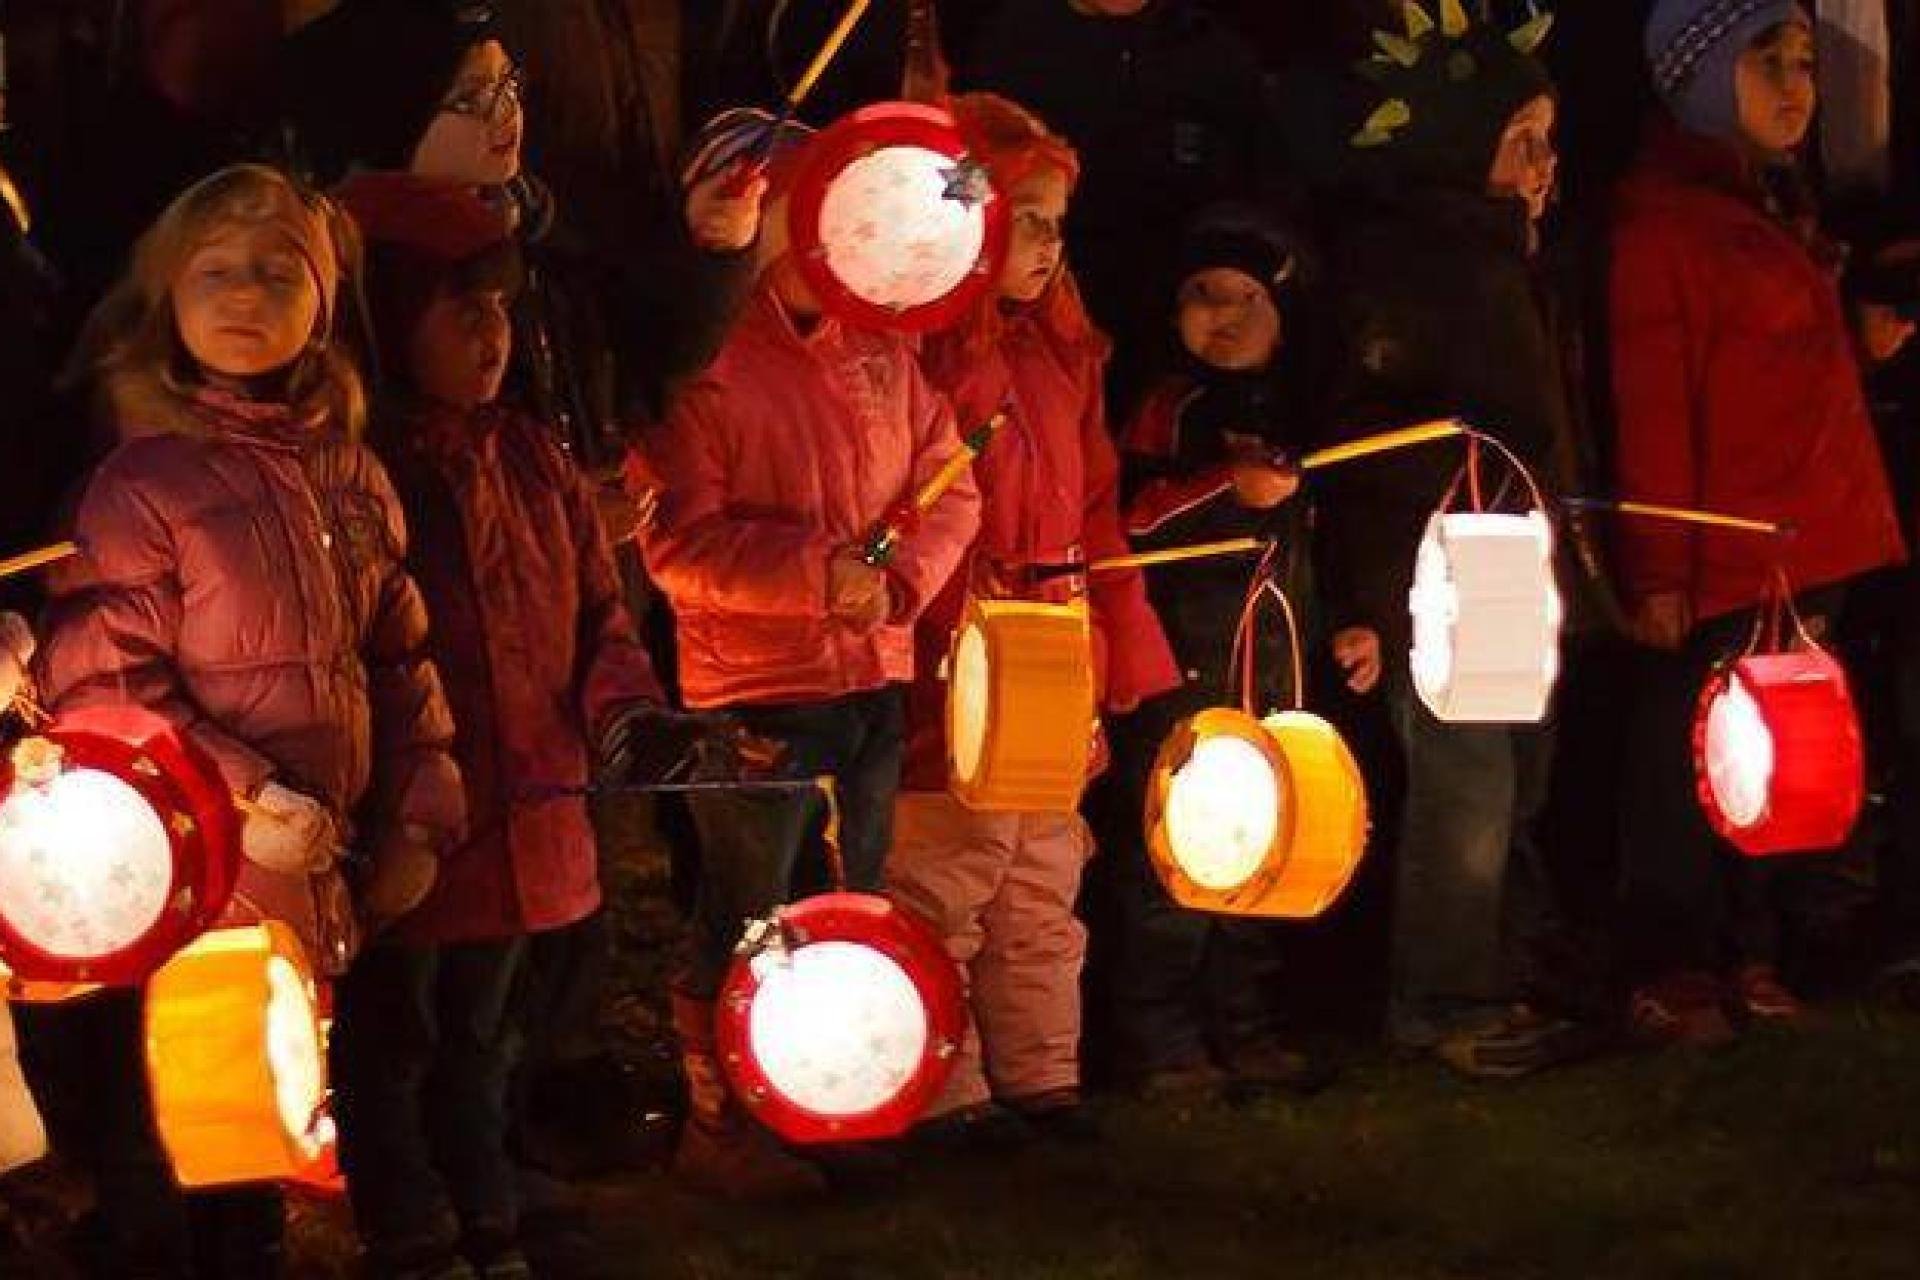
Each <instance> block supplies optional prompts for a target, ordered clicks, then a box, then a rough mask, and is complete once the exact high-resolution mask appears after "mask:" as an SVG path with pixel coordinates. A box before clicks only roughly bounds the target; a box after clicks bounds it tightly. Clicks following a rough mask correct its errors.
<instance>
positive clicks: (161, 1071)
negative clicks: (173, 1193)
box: [146, 921, 333, 1187]
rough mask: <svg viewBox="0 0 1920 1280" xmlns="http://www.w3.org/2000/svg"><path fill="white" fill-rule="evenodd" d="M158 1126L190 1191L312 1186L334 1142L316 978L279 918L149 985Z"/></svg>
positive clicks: (186, 954)
mask: <svg viewBox="0 0 1920 1280" xmlns="http://www.w3.org/2000/svg"><path fill="white" fill-rule="evenodd" d="M146 1024H147V1036H146V1039H147V1080H148V1085H149V1088H150V1089H151V1091H152V1094H153V1111H154V1122H155V1125H156V1127H157V1128H158V1129H159V1131H160V1139H161V1141H162V1143H163V1144H164V1145H165V1147H166V1150H167V1155H168V1156H169V1157H170V1158H171V1159H172V1161H173V1169H174V1174H175V1176H176V1177H177V1178H178V1179H179V1180H180V1184H181V1185H182V1186H187V1187H208V1186H223V1185H227V1184H231V1183H240V1182H262V1181H270V1180H281V1179H290V1180H305V1179H309V1178H311V1177H312V1176H313V1175H314V1173H315V1171H316V1170H318V1169H323V1168H324V1167H325V1164H326V1162H327V1161H328V1160H329V1159H330V1149H331V1147H332V1145H333V1121H332V1118H331V1117H330V1116H329V1115H328V1114H327V1111H326V1095H327V1073H326V1035H325V1031H324V1028H323V1025H322V1023H321V1019H320V1009H319V997H318V993H317V991H316V989H315V986H314V979H313V971H312V969H311V967H310V966H309V964H308V962H307V958H306V955H305V953H304V952H303V951H302V950H301V947H300V942H299V940H298V938H296V937H295V935H294V933H293V931H292V930H290V929H288V928H287V927H286V926H285V925H282V924H280V923H278V922H275V921H268V922H267V923H265V924H257V925H245V926H241V927H237V928H227V929H218V930H215V931H213V932H211V933H208V934H206V935H204V936H203V937H201V938H200V939H199V940H198V941H196V942H194V943H193V944H192V945H190V946H188V947H187V948H185V949H184V950H182V951H181V952H180V953H179V954H178V955H176V956H174V957H173V959H171V960H169V961H168V962H167V963H166V964H165V965H163V966H162V967H161V969H160V971H159V972H157V973H155V974H154V975H153V979H152V981H151V982H150V983H149V984H148V987H147V1008H146Z"/></svg>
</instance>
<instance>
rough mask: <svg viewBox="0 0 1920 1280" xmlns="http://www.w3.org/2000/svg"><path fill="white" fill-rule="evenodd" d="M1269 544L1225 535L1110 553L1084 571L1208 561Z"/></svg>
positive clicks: (1254, 539) (1092, 571)
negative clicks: (1180, 544) (1214, 539)
mask: <svg viewBox="0 0 1920 1280" xmlns="http://www.w3.org/2000/svg"><path fill="white" fill-rule="evenodd" d="M1271 545H1272V543H1270V542H1268V541H1267V540H1266V539H1265V538H1228V539H1227V540H1226V541H1224V542H1196V543H1194V544H1193V545H1192V546H1190V547H1168V548H1167V549H1166V550H1165V551H1137V552H1135V553H1134V554H1133V555H1130V556H1110V557H1108V558H1107V559H1105V560H1095V561H1094V562H1093V563H1091V564H1089V565H1087V566H1085V568H1084V569H1079V567H1078V566H1075V569H1076V570H1078V571H1080V572H1085V573H1111V572H1113V571H1114V570H1115V569H1144V568H1146V567H1148V566H1149V565H1156V564H1179V563H1180V562H1181V561H1183V560H1208V559H1211V558H1213V557H1214V556H1233V555H1240V554H1242V553H1243V552H1247V551H1265V550H1266V549H1267V548H1268V547H1269V546H1271Z"/></svg>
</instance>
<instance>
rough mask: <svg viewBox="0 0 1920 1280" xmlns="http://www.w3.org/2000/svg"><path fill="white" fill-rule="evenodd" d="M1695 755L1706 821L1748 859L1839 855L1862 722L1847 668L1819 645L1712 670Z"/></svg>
mask: <svg viewBox="0 0 1920 1280" xmlns="http://www.w3.org/2000/svg"><path fill="white" fill-rule="evenodd" d="M1693 748H1694V751H1693V754H1694V765H1695V770H1694V772H1695V779H1696V782H1697V785H1698V790H1699V795H1700V803H1701V806H1702V807H1703V808H1704V809H1705V810H1706V814H1707V819H1708V821H1709V822H1710V823H1712V825H1713V828H1714V830H1716V831H1718V832H1719V833H1720V835H1721V836H1723V837H1724V838H1725V839H1726V840H1727V841H1728V843H1730V844H1732V845H1733V846H1734V848H1736V849H1738V850H1740V851H1741V852H1742V853H1744V854H1747V855H1749V856H1751V857H1766V856H1768V855H1772V854H1785V853H1809V852H1815V851H1819V850H1826V849H1834V848H1838V847H1839V846H1840V845H1842V844H1844V843H1845V842H1846V839H1847V836H1848V835H1849V834H1851V833H1852V831H1853V827H1854V823H1855V822H1856V821H1857V820H1858V819H1859V816H1860V809H1861V805H1862V804H1863V803H1864V801H1865V797H1866V764H1865V751H1864V747H1863V745H1862V740H1861V734H1860V718H1859V714H1858V713H1857V712H1856V710H1855V709H1854V705H1853V695H1852V693H1851V692H1850V690H1849V688H1848V684H1847V673H1846V670H1845V668H1843V667H1842V666H1841V665H1840V663H1839V662H1838V661H1836V660H1835V659H1834V657H1833V656H1832V655H1831V654H1829V653H1828V652H1827V651H1826V650H1824V649H1822V648H1820V647H1819V646H1817V645H1813V644H1811V643H1809V644H1807V645H1806V646H1805V647H1802V648H1799V649H1796V650H1793V651H1791V652H1787V653H1750V654H1748V655H1746V656H1744V657H1741V658H1739V659H1737V660H1735V661H1734V662H1732V663H1729V664H1727V665H1725V666H1723V667H1721V668H1720V669H1719V670H1717V671H1715V672H1714V674H1713V677H1712V678H1711V679H1710V680H1709V681H1708V682H1707V687H1706V689H1705V690H1704V691H1703V692H1702V693H1701V696H1700V704H1699V711H1698V713H1697V714H1696V716H1695V717H1694V730H1693Z"/></svg>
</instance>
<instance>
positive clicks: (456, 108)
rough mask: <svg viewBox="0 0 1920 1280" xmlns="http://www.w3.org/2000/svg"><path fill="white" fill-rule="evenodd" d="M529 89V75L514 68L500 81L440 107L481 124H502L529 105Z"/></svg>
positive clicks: (451, 99)
mask: <svg viewBox="0 0 1920 1280" xmlns="http://www.w3.org/2000/svg"><path fill="white" fill-rule="evenodd" d="M526 85H527V79H526V74H525V73H524V72H522V71H521V70H520V68H519V67H513V68H510V69H509V70H508V71H507V73H506V74H505V75H503V76H501V77H500V78H499V79H498V80H494V81H492V82H490V83H488V84H484V85H481V86H479V87H478V88H474V89H468V90H466V91H464V92H461V93H456V94H454V95H453V96H452V97H450V98H448V99H446V100H445V101H443V102H442V103H441V104H440V109H441V110H442V111H445V112H447V113H449V114H451V115H456V116H470V117H471V118H473V119H475V120H478V121H480V122H481V123H482V124H499V123H500V122H501V121H502V120H504V119H506V118H507V117H508V116H509V115H512V114H514V113H516V112H518V111H519V110H520V108H521V105H522V104H523V103H525V102H526Z"/></svg>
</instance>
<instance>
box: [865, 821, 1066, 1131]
mask: <svg viewBox="0 0 1920 1280" xmlns="http://www.w3.org/2000/svg"><path fill="white" fill-rule="evenodd" d="M1092 854H1093V838H1092V836H1091V835H1090V834H1089V833H1088V831H1087V825H1086V823H1085V822H1083V821H1081V819H1080V816H1079V815H1078V814H1073V813H976V812H974V811H973V810H971V809H969V808H967V807H966V806H965V805H963V804H961V803H960V802H959V801H958V800H955V799H954V798H953V797H951V796H949V795H947V794H946V793H944V792H925V791H909V792H902V793H901V794H900V796H899V798H898V800H896V802H895V804H894V823H893V850H892V852H891V853H890V854H889V855H888V857H887V889H888V892H889V893H891V894H892V895H893V897H894V899H895V900H896V901H898V902H900V903H903V904H904V905H906V906H909V907H911V908H913V909H914V910H915V911H917V912H919V913H920V914H921V915H923V916H925V917H926V918H927V919H928V920H929V921H930V922H932V924H933V926H934V928H935V929H936V930H938V931H939V933H940V936H941V938H942V939H943V940H944V941H945V943H946V946H947V953H948V954H949V955H951V956H952V957H953V958H954V960H955V961H956V962H957V963H958V964H959V965H960V967H961V969H962V971H963V972H964V974H965V976H966V980H967V986H968V1008H969V1011H970V1013H971V1017H970V1019H969V1023H968V1027H967V1037H966V1043H965V1045H964V1046H963V1047H962V1049H961V1052H960V1057H959V1059H958V1061H957V1062H956V1064H955V1066H954V1072H953V1077H952V1079H951V1080H949V1081H948V1083H947V1088H946V1091H945V1093H943V1094H942V1095H941V1097H940V1099H939V1100H938V1101H937V1102H935V1103H934V1105H933V1106H932V1108H930V1110H929V1114H931V1115H941V1114H944V1113H946V1112H949V1111H954V1110H957V1109H959V1108H962V1107H969V1106H977V1105H979V1104H981V1103H983V1102H986V1101H987V1100H988V1099H989V1098H991V1097H999V1098H1002V1099H1009V1100H1018V1099H1021V1098H1031V1097H1034V1096H1036V1095H1039V1094H1043V1093H1047V1092H1050V1091H1052V1090H1055V1089H1069V1088H1074V1087H1077V1086H1078V1085H1079V1083H1080V969H1081V966H1082V965H1083V964H1084V963H1085V961H1086V957H1087V930H1086V927H1085V926H1084V925H1082V924H1081V923H1080V921H1079V919H1078V918H1077V917H1075V915H1074V914H1073V904H1074V899H1075V898H1076V897H1077V896H1078V895H1079V892H1080V873H1081V870H1082V869H1083V868H1084V867H1085V866H1086V864H1087V859H1088V858H1089V857H1091V856H1092Z"/></svg>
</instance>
